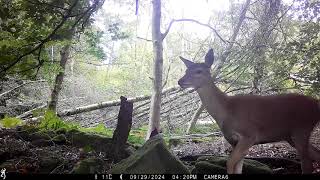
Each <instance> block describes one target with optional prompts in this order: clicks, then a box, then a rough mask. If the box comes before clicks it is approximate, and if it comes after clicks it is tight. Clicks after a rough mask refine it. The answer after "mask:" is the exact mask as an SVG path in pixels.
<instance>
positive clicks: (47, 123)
mask: <svg viewBox="0 0 320 180" xmlns="http://www.w3.org/2000/svg"><path fill="white" fill-rule="evenodd" d="M39 128H40V129H41V130H53V131H56V130H59V129H66V130H72V129H78V128H79V125H77V124H75V123H66V122H64V121H63V120H61V119H60V118H59V117H58V116H57V115H56V113H55V112H54V111H52V110H47V111H46V113H45V115H44V118H43V119H41V122H40V124H39Z"/></svg>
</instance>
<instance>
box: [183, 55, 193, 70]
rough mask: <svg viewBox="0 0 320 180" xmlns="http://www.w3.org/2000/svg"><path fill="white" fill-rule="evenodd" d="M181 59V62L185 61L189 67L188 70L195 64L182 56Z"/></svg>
mask: <svg viewBox="0 0 320 180" xmlns="http://www.w3.org/2000/svg"><path fill="white" fill-rule="evenodd" d="M180 59H181V60H182V61H183V63H184V64H185V65H186V66H187V68H189V67H191V66H192V65H193V64H194V62H192V61H189V60H188V59H186V58H183V57H181V56H180Z"/></svg>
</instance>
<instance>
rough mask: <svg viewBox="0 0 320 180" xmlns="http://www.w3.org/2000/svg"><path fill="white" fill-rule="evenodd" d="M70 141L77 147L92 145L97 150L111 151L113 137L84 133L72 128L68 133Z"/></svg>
mask: <svg viewBox="0 0 320 180" xmlns="http://www.w3.org/2000/svg"><path fill="white" fill-rule="evenodd" d="M66 137H67V139H68V140H69V141H70V143H71V144H72V145H74V146H76V147H79V148H82V147H85V146H90V147H92V148H93V149H94V150H95V151H97V152H106V153H109V151H110V149H111V146H112V139H111V138H107V137H104V136H100V135H96V134H90V133H84V132H81V131H77V130H71V131H69V132H67V134H66Z"/></svg>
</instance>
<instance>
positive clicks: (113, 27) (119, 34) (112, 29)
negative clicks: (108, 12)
mask: <svg viewBox="0 0 320 180" xmlns="http://www.w3.org/2000/svg"><path fill="white" fill-rule="evenodd" d="M108 32H109V33H110V35H111V39H112V40H113V41H116V40H123V39H126V38H128V37H129V35H128V34H127V33H126V32H123V31H121V30H120V23H118V22H116V23H113V24H110V25H109V28H108Z"/></svg>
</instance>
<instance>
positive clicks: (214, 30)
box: [162, 19, 231, 43]
mask: <svg viewBox="0 0 320 180" xmlns="http://www.w3.org/2000/svg"><path fill="white" fill-rule="evenodd" d="M174 22H194V23H197V24H199V25H201V26H205V27H208V28H209V29H211V30H212V31H213V32H214V33H215V34H216V35H217V36H218V38H219V39H220V40H221V41H222V42H224V43H226V42H228V43H231V42H229V41H226V40H224V39H223V38H222V37H221V36H220V34H219V33H218V31H217V30H216V29H214V28H213V27H212V26H210V25H209V24H205V23H202V22H199V21H197V20H194V19H173V20H171V22H170V24H169V26H168V28H167V30H166V31H165V32H164V33H163V34H162V39H164V38H165V37H166V36H167V35H168V33H169V31H170V29H171V26H172V25H173V23H174Z"/></svg>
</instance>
